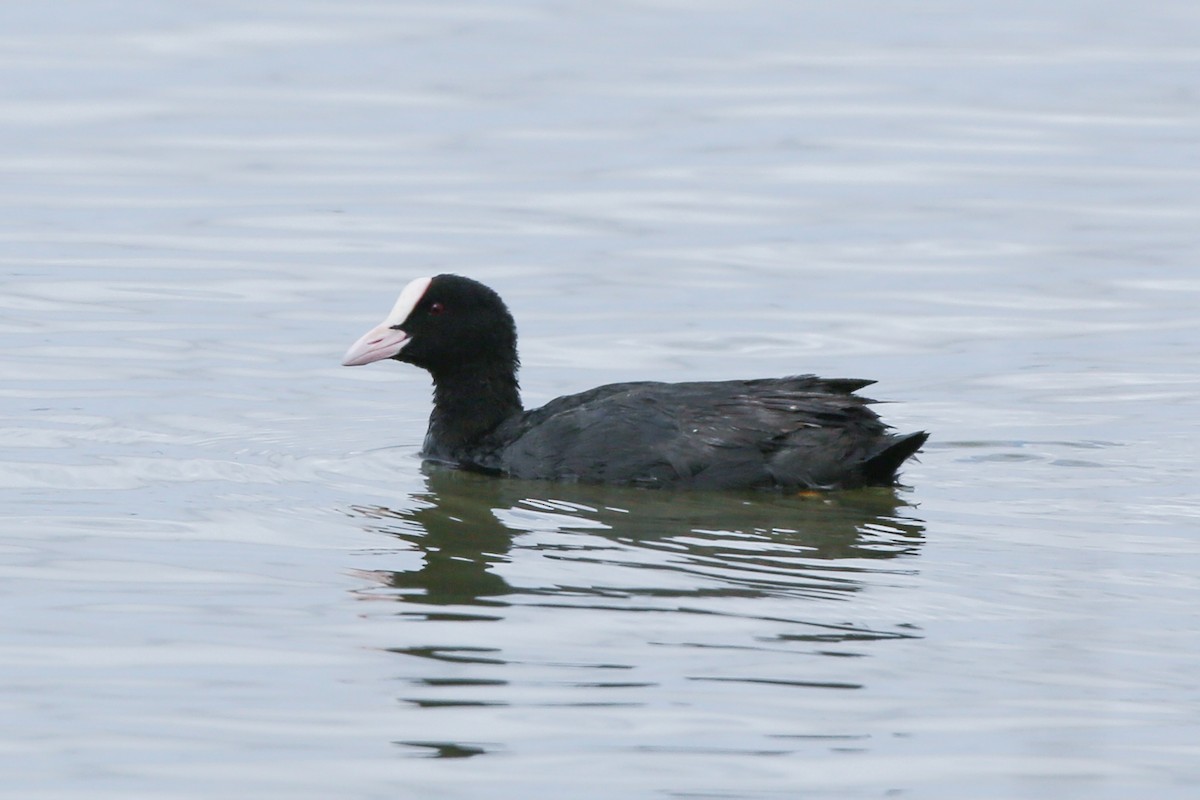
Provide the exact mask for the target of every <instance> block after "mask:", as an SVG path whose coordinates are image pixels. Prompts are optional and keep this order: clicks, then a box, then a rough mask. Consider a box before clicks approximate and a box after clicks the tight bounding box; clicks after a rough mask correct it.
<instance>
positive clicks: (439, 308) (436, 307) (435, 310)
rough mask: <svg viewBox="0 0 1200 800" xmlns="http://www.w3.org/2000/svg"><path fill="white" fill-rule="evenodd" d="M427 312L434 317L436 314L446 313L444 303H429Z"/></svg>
mask: <svg viewBox="0 0 1200 800" xmlns="http://www.w3.org/2000/svg"><path fill="white" fill-rule="evenodd" d="M429 313H430V315H432V316H435V317H436V316H437V315H438V314H444V313H446V307H445V306H444V305H442V304H441V303H430V305H429Z"/></svg>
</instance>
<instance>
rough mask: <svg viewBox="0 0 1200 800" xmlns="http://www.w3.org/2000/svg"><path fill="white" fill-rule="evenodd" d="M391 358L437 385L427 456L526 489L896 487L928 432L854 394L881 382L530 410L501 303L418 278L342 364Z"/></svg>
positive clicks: (725, 387) (565, 402)
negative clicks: (887, 419) (893, 420)
mask: <svg viewBox="0 0 1200 800" xmlns="http://www.w3.org/2000/svg"><path fill="white" fill-rule="evenodd" d="M385 358H391V359H395V360H397V361H407V362H408V363H410V364H415V365H416V366H418V367H421V368H422V369H425V370H428V371H429V373H430V375H432V376H433V413H432V414H431V415H430V417H429V430H428V432H427V433H426V434H425V444H424V448H423V451H422V455H424V456H425V457H426V458H430V459H436V460H439V461H445V462H449V463H452V464H454V465H456V466H458V467H460V468H464V469H471V470H478V471H482V472H489V473H494V474H497V475H509V476H513V477H517V478H530V479H545V480H560V481H582V482H588V483H609V484H624V485H633V486H649V487H679V488H693V489H743V488H780V489H844V488H854V487H858V486H869V485H882V486H890V485H894V484H895V482H896V470H897V469H898V468H899V467H900V465H901V464H903V463H904V461H905V460H906V459H907V458H908V457H909V456H911V455H913V453H915V452H916V451H917V450H918V449H919V448H920V447H921V445H922V444H924V443H925V440H926V439H927V438H928V436H929V434H928V433H925V432H924V431H921V432H917V433H910V434H906V435H897V434H893V433H889V432H888V431H889V428H888V426H886V425H884V424H883V422H881V421H880V419H879V416H878V415H877V414H875V412H874V411H872V410H871V409H870V408H868V405H869V404H870V403H871V402H873V401H871V400H868V399H866V398H864V397H859V396H858V395H856V394H854V392H855V391H856V390H858V389H861V388H862V387H864V386H868V385H870V384H871V383H874V381H867V380H853V379H845V378H832V379H831V378H818V377H816V376H814V375H798V376H794V377H789V378H764V379H758V380H740V381H711V382H694V383H658V382H651V381H643V382H637V383H613V384H609V385H607V386H601V387H599V388H596V389H592V390H590V391H587V392H582V393H580V394H573V395H568V396H566V397H560V398H558V399H557V400H552V401H550V402H549V403H547V404H546V405H544V406H542V407H541V408H537V409H533V410H530V411H526V410H525V409H524V407H523V406H522V405H521V397H520V393H519V391H518V386H517V367H518V365H519V362H518V359H517V330H516V326H515V325H514V323H513V319H512V315H511V314H510V313H509V311H508V308H507V307H506V306H505V305H504V302H503V301H502V300H501V299H500V297H499V295H497V294H496V293H495V292H494V291H492V290H491V289H489V288H488V287H487V286H484V285H483V284H481V283H479V282H478V281H474V280H471V279H470V278H464V277H462V276H459V275H438V276H436V277H433V278H417V279H416V280H414V281H412V282H411V283H409V284H408V285H407V286H406V287H404V290H403V291H402V292H400V297H399V298H398V299H397V300H396V305H395V306H394V307H393V308H392V311H391V313H390V314H388V316H387V318H386V319H384V321H383V322H382V323H380V324H379V325H378V326H377V327H375V328H373V329H371V330H370V331H368V332H367V333H366V335H364V336H363V337H362V338H361V339H359V340H358V341H357V342H355V343H354V344H353V345H352V346H351V347H350V350H349V351H348V352H347V353H346V357H345V359H344V360H343V362H342V363H343V364H345V365H346V366H357V365H360V364H369V363H371V362H372V361H380V360H382V359H385Z"/></svg>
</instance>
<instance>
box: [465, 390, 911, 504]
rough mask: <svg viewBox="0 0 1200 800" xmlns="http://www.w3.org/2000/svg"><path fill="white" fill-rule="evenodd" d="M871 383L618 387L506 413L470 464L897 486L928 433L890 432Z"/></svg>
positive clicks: (676, 478)
mask: <svg viewBox="0 0 1200 800" xmlns="http://www.w3.org/2000/svg"><path fill="white" fill-rule="evenodd" d="M871 383H872V381H863V380H849V379H823V378H817V377H814V376H811V375H802V376H796V377H790V378H768V379H760V380H743V381H719V382H694V383H652V382H644V383H620V384H610V385H607V386H601V387H599V388H596V389H592V390H591V391H588V392H583V393H581V394H576V395H569V396H566V397H560V398H558V399H557V400H554V401H551V402H550V403H548V404H546V405H545V406H543V407H541V408H538V409H534V410H531V411H527V412H524V413H523V414H521V415H520V416H518V417H514V418H512V419H510V420H508V421H506V422H505V423H503V424H502V425H501V426H500V427H499V428H498V429H497V430H496V431H494V432H493V434H492V435H491V436H490V437H489V440H490V441H489V443H488V446H486V447H484V448H481V449H480V451H479V454H478V455H479V457H478V458H477V460H476V462H475V463H473V464H471V465H470V466H475V467H477V468H481V469H486V470H489V471H495V472H501V473H504V474H508V475H512V476H514V477H520V478H532V479H551V480H577V481H582V482H589V483H612V484H626V485H641V486H657V487H679V488H701V489H732V488H772V487H781V488H852V487H855V486H862V485H876V484H883V485H888V484H892V483H894V482H895V473H896V469H897V468H898V467H899V466H900V464H901V463H903V461H904V460H905V459H907V458H908V457H909V456H911V455H912V454H913V453H914V452H915V451H916V450H917V448H919V447H920V445H921V444H922V443H923V442H924V441H925V438H926V434H924V433H917V434H909V435H908V436H896V435H894V434H890V433H889V432H888V429H887V426H885V425H884V424H883V423H882V422H881V421H880V420H879V417H878V415H876V414H875V412H874V411H872V410H871V409H870V408H869V407H868V406H869V404H870V403H871V402H872V401H871V400H869V399H867V398H863V397H860V396H858V395H856V394H854V392H855V391H856V390H858V389H860V388H862V387H864V386H867V385H869V384H871Z"/></svg>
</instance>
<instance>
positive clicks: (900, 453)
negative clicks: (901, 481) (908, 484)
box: [862, 431, 929, 484]
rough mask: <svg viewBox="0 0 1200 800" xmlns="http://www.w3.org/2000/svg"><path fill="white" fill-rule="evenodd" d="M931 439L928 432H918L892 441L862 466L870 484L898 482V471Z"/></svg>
mask: <svg viewBox="0 0 1200 800" xmlns="http://www.w3.org/2000/svg"><path fill="white" fill-rule="evenodd" d="M928 438H929V434H928V433H927V432H926V431H917V432H916V433H910V434H907V435H905V436H899V437H897V438H895V439H893V440H892V442H891V444H889V445H888V446H887V447H885V448H883V449H882V450H880V451H879V452H878V453H876V454H875V455H873V456H871V457H870V458H868V459H867V460H866V461H864V462H863V464H862V471H863V474H864V475H865V476H866V478H867V482H868V483H873V484H890V483H895V481H896V471H897V470H898V469H900V465H901V464H903V463H904V462H905V461H907V460H908V459H909V457H911V456H912V455H913V453H915V452H917V451H918V450H920V449H921V445H923V444H925V440H926V439H928Z"/></svg>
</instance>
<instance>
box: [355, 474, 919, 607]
mask: <svg viewBox="0 0 1200 800" xmlns="http://www.w3.org/2000/svg"><path fill="white" fill-rule="evenodd" d="M426 470H427V472H426V474H427V477H428V490H427V491H426V492H423V493H420V494H417V495H414V496H413V498H412V500H413V502H412V504H411V507H409V508H404V509H396V510H393V509H389V508H383V507H355V508H354V509H353V512H354V513H355V514H357V515H360V516H362V517H365V518H367V519H369V520H371V527H372V528H374V529H376V530H378V531H380V532H383V533H387V534H389V535H391V536H395V537H396V538H398V539H402V540H404V541H406V542H408V543H409V544H411V545H412V546H414V547H415V548H416V549H418V550H419V551H420V552H421V553H422V555H423V563H422V565H421V567H420V568H419V569H413V570H407V571H373V572H371V573H364V574H368V575H369V576H370V577H372V578H373V579H374V580H376V581H377V582H379V583H380V584H382V585H383V586H385V587H388V588H390V589H394V590H399V591H397V592H395V597H396V599H397V600H400V601H403V602H412V603H417V604H421V605H425V606H476V607H485V608H486V607H489V606H491V607H497V608H498V607H502V606H504V605H507V603H506V602H505V601H503V600H501V599H500V598H501V597H503V596H505V595H511V594H521V595H525V596H530V595H557V596H560V597H575V598H578V597H597V598H604V597H613V598H628V597H634V596H645V597H690V598H698V597H756V596H764V595H777V594H786V595H797V594H799V595H808V596H814V597H837V596H839V595H842V594H844V593H846V592H853V591H855V590H857V589H858V588H860V586H861V580H860V578H861V575H862V574H863V573H865V572H869V573H872V574H878V573H880V572H884V571H886V568H884V566H883V565H882V564H877V563H869V562H878V561H879V560H882V559H892V558H895V557H897V556H902V555H908V554H912V553H915V552H916V550H917V549H918V547H919V545H920V543H921V541H922V527H921V524H920V523H919V522H918V521H916V520H914V519H911V518H906V517H903V516H901V515H900V511H901V509H906V508H908V506H906V505H905V504H904V502H903V501H902V500H900V499H899V497H898V496H897V495H896V492H895V491H894V490H892V489H868V490H859V491H854V492H842V493H831V494H816V495H800V496H787V497H785V496H780V495H776V494H770V493H727V492H666V491H649V490H641V489H628V488H622V487H605V486H585V485H572V484H551V483H545V482H527V481H515V480H497V479H495V478H492V477H487V476H481V475H476V474H472V473H468V472H461V471H457V470H449V469H444V468H439V467H436V466H427V467H426ZM536 531H542V532H559V533H563V532H577V533H582V534H585V535H582V536H576V537H574V538H571V539H567V540H563V539H562V538H561V537H560V538H556V539H548V540H545V541H537V542H536V543H535V544H534V545H533V549H536V550H537V551H539V552H541V553H542V554H543V556H544V557H546V558H557V559H563V560H569V561H571V562H573V563H574V564H576V565H578V564H580V563H591V564H594V565H596V569H594V570H593V571H592V572H591V573H590V574H589V580H591V579H594V582H590V583H588V584H586V585H582V584H574V585H573V584H569V583H560V582H557V581H556V582H555V583H554V585H553V586H549V587H537V586H523V587H513V586H511V585H510V584H509V583H508V582H507V581H506V580H505V579H504V578H502V577H501V576H500V575H499V574H497V572H496V571H495V570H494V567H495V565H497V564H499V563H502V562H505V561H507V560H509V558H510V550H511V549H512V548H513V545H514V540H515V539H516V538H517V537H518V536H519V535H520V534H522V533H527V532H536ZM606 567H621V568H624V570H625V571H623V572H622V574H626V575H628V572H627V570H629V569H633V570H637V571H638V574H639V575H640V576H641V577H642V580H640V581H638V583H637V584H636V585H634V584H630V583H624V584H613V583H612V582H611V577H610V576H611V573H612V572H613V571H612V570H609V569H606ZM577 573H578V570H571V574H577ZM564 577H565V576H564ZM681 578H682V580H681ZM430 615H432V616H435V617H436V618H441V619H447V618H460V619H489V618H490V619H495V618H497V617H496V616H495V615H494V614H487V613H485V612H481V613H474V612H472V613H470V614H463V613H454V614H449V613H445V612H437V611H433V612H428V613H427V616H430Z"/></svg>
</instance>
